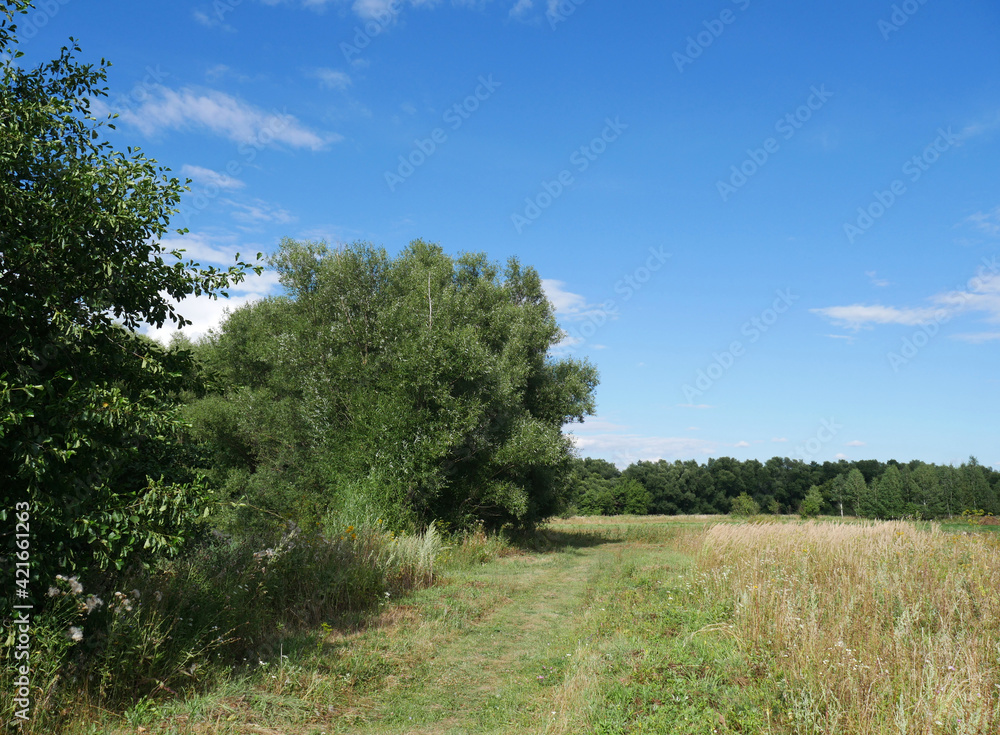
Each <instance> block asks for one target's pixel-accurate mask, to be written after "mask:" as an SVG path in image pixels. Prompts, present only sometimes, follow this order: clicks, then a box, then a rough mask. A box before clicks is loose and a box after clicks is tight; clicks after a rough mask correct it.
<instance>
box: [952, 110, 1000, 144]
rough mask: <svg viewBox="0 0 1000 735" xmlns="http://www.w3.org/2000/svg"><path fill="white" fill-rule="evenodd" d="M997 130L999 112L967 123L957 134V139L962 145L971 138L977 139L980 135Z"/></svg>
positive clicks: (999, 123)
mask: <svg viewBox="0 0 1000 735" xmlns="http://www.w3.org/2000/svg"><path fill="white" fill-rule="evenodd" d="M997 128H1000V111H997V112H995V113H993V114H992V115H986V116H985V117H983V118H981V119H979V120H975V121H973V122H971V123H969V124H968V125H966V126H965V127H964V128H962V131H961V132H960V133H959V134H958V138H959V139H960V140H961V142H963V143H964V142H965V141H967V140H969V139H971V138H978V137H979V136H980V135H985V134H987V133H990V132H992V131H994V130H996V129H997Z"/></svg>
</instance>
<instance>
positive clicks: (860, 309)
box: [810, 304, 940, 329]
mask: <svg viewBox="0 0 1000 735" xmlns="http://www.w3.org/2000/svg"><path fill="white" fill-rule="evenodd" d="M810 311H811V312H813V313H814V314H819V315H821V316H824V317H826V318H827V319H829V320H830V321H832V322H834V323H836V324H839V325H841V326H844V327H848V328H850V329H860V328H862V327H865V326H869V325H871V324H905V325H907V326H917V325H919V324H926V323H927V322H931V321H934V320H935V318H936V317H937V316H938V315H939V313H940V309H933V308H904V309H898V308H896V307H895V306H879V305H875V306H866V305H864V304H851V305H850V306H828V307H826V308H823V309H810Z"/></svg>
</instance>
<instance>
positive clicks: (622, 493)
mask: <svg viewBox="0 0 1000 735" xmlns="http://www.w3.org/2000/svg"><path fill="white" fill-rule="evenodd" d="M616 490H617V495H618V497H619V498H621V508H622V513H624V514H625V515H634V516H641V515H646V513H648V512H649V504H650V503H651V502H652V499H653V498H652V496H651V495H650V493H649V491H648V490H647V489H646V488H645V486H643V484H642V483H640V482H638V481H636V480H631V479H628V478H622V479H620V480H618V482H617V488H616Z"/></svg>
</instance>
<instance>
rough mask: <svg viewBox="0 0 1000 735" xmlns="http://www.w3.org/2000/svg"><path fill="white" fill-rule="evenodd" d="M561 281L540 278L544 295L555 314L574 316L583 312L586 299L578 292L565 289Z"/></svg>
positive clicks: (567, 316)
mask: <svg viewBox="0 0 1000 735" xmlns="http://www.w3.org/2000/svg"><path fill="white" fill-rule="evenodd" d="M565 285H566V284H565V283H564V282H563V281H554V280H552V279H550V278H543V279H542V290H543V291H545V297H546V298H547V299H548V300H549V301H550V302H551V303H552V308H554V309H555V311H556V315H557V316H560V317H563V318H570V317H574V316H576V315H578V314H580V313H583V310H584V309H585V307H586V305H587V299H585V298H584V297H583V296H581V295H580V294H578V293H572V292H570V291H567V290H566V289H565V288H564V286H565Z"/></svg>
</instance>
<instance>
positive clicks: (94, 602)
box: [83, 595, 104, 615]
mask: <svg viewBox="0 0 1000 735" xmlns="http://www.w3.org/2000/svg"><path fill="white" fill-rule="evenodd" d="M103 604H104V600H102V599H101V598H100V597H97V596H95V595H88V596H87V601H86V602H84V603H83V606H84V607H85V608H87V614H88V615H90V613H92V612H94V610H98V609H100V607H101V605H103Z"/></svg>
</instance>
